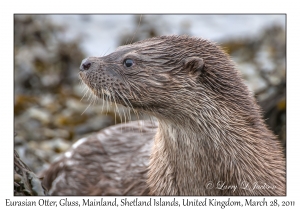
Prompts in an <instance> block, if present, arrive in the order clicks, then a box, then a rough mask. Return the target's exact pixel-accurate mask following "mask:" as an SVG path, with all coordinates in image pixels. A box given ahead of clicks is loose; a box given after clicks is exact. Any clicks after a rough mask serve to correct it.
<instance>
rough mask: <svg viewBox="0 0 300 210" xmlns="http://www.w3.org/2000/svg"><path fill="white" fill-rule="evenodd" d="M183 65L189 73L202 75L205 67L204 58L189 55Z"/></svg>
mask: <svg viewBox="0 0 300 210" xmlns="http://www.w3.org/2000/svg"><path fill="white" fill-rule="evenodd" d="M183 65H184V69H186V70H187V72H188V73H191V74H193V75H195V76H200V75H201V74H202V72H203V69H204V60H203V59H202V58H199V57H189V58H186V59H184V62H183Z"/></svg>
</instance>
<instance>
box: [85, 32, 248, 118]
mask: <svg viewBox="0 0 300 210" xmlns="http://www.w3.org/2000/svg"><path fill="white" fill-rule="evenodd" d="M80 70H81V71H80V76H81V78H82V80H83V81H84V83H85V84H87V86H88V87H89V88H90V89H91V90H92V91H93V93H94V94H95V95H97V96H98V97H101V98H108V99H110V100H112V101H113V100H115V101H116V102H117V103H120V104H123V105H125V106H132V107H133V108H136V109H140V110H143V111H146V112H151V114H153V115H154V116H157V117H160V116H169V117H170V116H172V115H178V114H179V113H181V114H183V113H186V114H187V115H191V114H192V113H193V112H194V111H195V109H196V108H209V107H211V106H213V104H214V103H215V100H216V99H218V98H219V99H220V98H222V97H224V96H225V95H226V94H227V93H230V94H232V93H235V92H236V91H237V90H242V91H243V88H239V87H236V84H237V83H239V80H240V79H239V76H238V75H237V72H236V71H235V70H234V67H233V65H232V64H231V62H230V60H229V59H228V56H227V55H226V54H225V53H223V51H222V50H221V49H220V48H219V47H218V46H216V45H214V44H212V43H211V42H209V41H206V40H203V39H199V38H191V37H188V36H162V37H155V38H151V39H147V40H143V41H140V42H136V43H134V44H131V45H125V46H121V47H119V48H118V49H117V50H116V51H115V52H113V53H111V54H109V55H107V56H104V57H89V58H86V59H84V60H83V61H82V64H81V66H80ZM233 80H234V82H232V81H233ZM236 80H237V81H236ZM233 83H234V84H233ZM238 86H239V84H238Z"/></svg>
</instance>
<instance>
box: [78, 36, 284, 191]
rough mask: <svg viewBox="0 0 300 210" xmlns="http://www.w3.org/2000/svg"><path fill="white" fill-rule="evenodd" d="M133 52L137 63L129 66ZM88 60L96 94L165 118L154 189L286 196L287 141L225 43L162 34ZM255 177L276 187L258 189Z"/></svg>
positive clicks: (87, 76) (87, 79) (152, 171)
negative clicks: (222, 186) (260, 104)
mask: <svg viewBox="0 0 300 210" xmlns="http://www.w3.org/2000/svg"><path fill="white" fill-rule="evenodd" d="M126 58H130V59H132V60H133V61H134V65H133V66H132V67H130V68H127V67H125V66H124V65H123V62H124V60H125V59H126ZM86 61H89V62H91V68H89V69H88V70H87V71H81V72H80V76H81V78H82V80H83V81H84V83H85V84H87V86H88V87H89V88H90V89H91V91H93V93H94V94H95V95H97V96H98V97H101V98H105V99H109V100H114V101H116V102H117V103H120V104H123V105H124V106H128V107H131V108H134V109H136V110H138V111H142V112H145V113H148V114H150V115H152V116H155V117H156V118H157V119H158V122H159V125H158V131H157V133H156V135H155V140H154V146H153V148H152V152H151V156H150V164H149V167H148V169H149V172H148V178H147V184H148V187H149V189H150V194H151V195H285V193H286V189H285V183H286V182H285V180H286V177H285V160H284V156H283V152H282V148H281V146H280V144H279V142H278V140H277V138H276V137H275V136H274V134H273V133H272V132H271V131H270V130H269V129H268V128H267V127H266V125H265V123H264V120H263V119H262V114H261V110H260V108H259V107H258V105H257V103H256V101H255V100H254V97H253V96H252V95H251V93H250V92H249V90H248V88H247V87H246V86H245V85H244V83H243V81H242V79H241V76H240V75H239V72H238V71H237V70H236V68H235V66H234V64H233V62H232V61H231V60H230V58H229V57H228V55H227V54H226V53H224V52H223V50H222V49H221V48H220V47H218V46H217V45H215V44H213V43H211V42H209V41H207V40H204V39H199V38H191V37H188V36H162V37H156V38H152V39H148V40H143V41H140V42H137V43H134V44H132V45H127V46H122V47H119V48H118V49H117V50H116V51H115V52H114V53H112V54H110V55H107V56H104V57H101V58H99V57H89V58H88V59H87V60H86ZM137 135H138V134H137ZM129 140H130V139H128V141H129ZM218 183H219V184H220V183H223V184H224V183H225V184H226V185H228V186H238V188H237V189H236V190H232V189H218V186H219V188H220V185H218ZM255 183H257V184H259V185H263V184H265V183H266V184H267V185H269V186H275V189H274V188H272V189H270V188H263V189H254V190H253V186H254V185H255Z"/></svg>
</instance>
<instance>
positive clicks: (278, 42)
mask: <svg viewBox="0 0 300 210" xmlns="http://www.w3.org/2000/svg"><path fill="white" fill-rule="evenodd" d="M169 34H188V35H192V36H198V37H203V38H206V39H209V40H211V41H214V42H217V43H219V44H221V46H223V47H224V49H225V50H226V51H227V52H228V53H229V54H230V55H231V57H232V59H233V60H234V61H235V62H236V63H237V67H238V69H239V70H241V72H242V75H243V77H244V79H245V81H246V83H247V85H248V86H249V89H250V90H251V91H252V92H253V94H255V97H256V98H257V100H258V102H259V104H260V105H261V106H262V109H263V112H264V118H265V119H266V122H267V123H268V125H269V127H270V128H271V129H272V130H273V131H274V132H275V133H276V134H277V135H278V137H279V139H280V141H281V143H282V144H283V145H284V148H285V142H286V60H285V59H286V31H285V16H284V15H248V16H247V15H177V16H176V15H143V16H140V15H15V16H14V60H15V62H14V65H15V66H14V93H15V95H14V126H15V127H14V128H15V135H16V136H15V139H14V147H15V149H16V150H17V152H18V154H19V156H20V158H21V159H22V160H23V162H24V163H26V165H28V167H29V168H30V169H32V171H33V172H35V173H37V174H39V173H40V172H41V171H42V170H44V169H46V168H47V167H48V164H49V163H51V162H53V161H54V159H55V158H57V157H58V156H59V155H60V154H61V153H63V152H65V151H66V150H67V149H68V148H69V147H70V146H71V144H72V143H74V142H75V141H76V140H78V139H79V138H81V137H83V136H86V135H89V134H91V133H92V132H97V131H99V130H100V129H103V128H105V127H107V126H110V125H114V124H115V123H121V122H124V116H123V117H120V115H119V114H118V113H117V111H116V110H115V108H114V107H113V106H105V107H104V108H102V104H103V103H102V101H101V100H97V101H96V102H95V101H94V100H93V97H92V96H91V95H89V93H87V94H86V92H85V89H84V88H83V87H82V85H81V84H80V81H79V78H78V69H79V65H80V63H81V61H82V59H83V58H85V57H87V56H103V55H104V54H107V53H110V52H112V51H114V49H115V48H116V47H117V46H119V45H123V44H128V43H132V42H134V41H137V40H142V39H145V38H149V37H153V36H159V35H169ZM84 95H85V97H83V96H84ZM106 105H107V104H106ZM123 109H125V108H124V107H122V106H119V107H118V111H119V112H121V113H123ZM127 112H128V110H127ZM130 113H131V117H132V119H137V116H136V115H135V114H134V113H132V112H130ZM139 117H140V118H142V116H139ZM127 120H128V119H127ZM12 154H13V151H12Z"/></svg>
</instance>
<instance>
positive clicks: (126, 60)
mask: <svg viewBox="0 0 300 210" xmlns="http://www.w3.org/2000/svg"><path fill="white" fill-rule="evenodd" d="M132 65H133V60H131V59H130V58H128V59H125V60H124V66H126V67H131V66H132Z"/></svg>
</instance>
